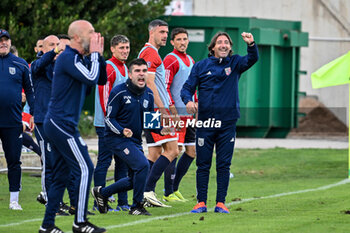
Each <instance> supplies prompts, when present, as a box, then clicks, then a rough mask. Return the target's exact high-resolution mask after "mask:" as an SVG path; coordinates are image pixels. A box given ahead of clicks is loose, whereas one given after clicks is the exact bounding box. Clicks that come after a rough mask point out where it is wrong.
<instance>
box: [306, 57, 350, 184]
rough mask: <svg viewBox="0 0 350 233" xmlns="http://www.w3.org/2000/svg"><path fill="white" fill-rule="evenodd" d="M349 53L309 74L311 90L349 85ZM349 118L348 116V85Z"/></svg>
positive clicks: (349, 138) (349, 163)
mask: <svg viewBox="0 0 350 233" xmlns="http://www.w3.org/2000/svg"><path fill="white" fill-rule="evenodd" d="M349 81H350V51H349V52H348V53H347V54H345V55H343V56H341V57H339V58H337V59H335V60H333V61H331V62H330V63H328V64H326V65H324V66H322V67H321V68H319V69H318V70H316V72H314V73H312V74H311V82H312V87H313V88H321V87H330V86H336V85H343V84H349V83H350V82H349ZM349 116H350V85H349ZM349 126H350V117H349V124H348V130H349V134H348V140H349V147H348V178H349V179H350V127H349Z"/></svg>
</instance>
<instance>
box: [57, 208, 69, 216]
mask: <svg viewBox="0 0 350 233" xmlns="http://www.w3.org/2000/svg"><path fill="white" fill-rule="evenodd" d="M56 216H69V214H68V213H66V212H64V211H62V210H61V209H58V211H57V212H56Z"/></svg>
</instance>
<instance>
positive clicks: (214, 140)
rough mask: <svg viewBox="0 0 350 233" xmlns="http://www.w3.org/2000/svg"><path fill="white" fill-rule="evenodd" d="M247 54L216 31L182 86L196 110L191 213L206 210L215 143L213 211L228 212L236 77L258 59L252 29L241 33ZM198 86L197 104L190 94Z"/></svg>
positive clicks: (185, 97) (189, 108)
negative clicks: (194, 195)
mask: <svg viewBox="0 0 350 233" xmlns="http://www.w3.org/2000/svg"><path fill="white" fill-rule="evenodd" d="M241 36H242V38H243V40H244V42H246V43H247V45H248V48H247V52H248V55H246V56H239V55H232V53H233V51H232V40H231V38H230V36H229V35H228V34H227V33H226V32H218V33H217V34H216V35H215V36H214V37H213V39H212V40H211V43H210V45H209V47H208V49H209V57H208V58H206V59H204V60H202V61H200V62H198V63H196V64H195V65H194V66H193V68H192V71H191V74H190V76H189V78H188V80H187V81H186V83H185V84H184V86H183V88H182V90H181V98H182V100H183V102H184V104H185V105H186V110H187V112H188V113H191V114H194V113H196V112H197V110H198V121H197V122H196V126H197V132H196V152H197V160H196V164H197V176H196V179H197V180H196V182H197V201H198V203H197V205H195V207H194V208H193V210H192V211H191V212H192V213H202V212H207V206H206V203H207V192H208V182H209V171H210V167H211V161H212V156H213V148H214V145H215V147H216V171H217V179H216V180H217V193H216V203H217V204H216V207H215V210H214V211H215V212H219V213H229V210H228V209H227V207H226V206H225V198H226V195H227V188H228V184H229V177H230V165H231V160H232V155H233V149H234V144H235V137H236V122H237V119H238V118H239V117H240V112H239V99H238V81H239V79H240V76H241V74H242V73H243V72H244V71H246V70H248V69H249V68H250V67H251V66H252V65H254V63H255V62H256V61H257V60H258V57H259V55H258V48H257V46H256V44H255V42H254V38H253V35H252V34H251V33H246V32H243V33H242V34H241ZM196 88H198V96H199V97H198V106H197V105H196V104H195V103H194V102H193V101H192V96H193V94H194V93H195V91H196Z"/></svg>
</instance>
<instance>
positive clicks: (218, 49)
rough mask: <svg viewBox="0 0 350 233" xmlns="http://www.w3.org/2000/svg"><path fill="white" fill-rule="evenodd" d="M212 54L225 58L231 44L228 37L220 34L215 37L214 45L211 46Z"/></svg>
mask: <svg viewBox="0 0 350 233" xmlns="http://www.w3.org/2000/svg"><path fill="white" fill-rule="evenodd" d="M212 50H213V52H214V56H215V57H217V58H225V57H227V56H228V54H229V53H230V51H231V44H230V41H229V39H228V38H227V37H226V36H225V35H221V36H219V37H218V38H217V39H216V43H215V46H214V47H213V49H212Z"/></svg>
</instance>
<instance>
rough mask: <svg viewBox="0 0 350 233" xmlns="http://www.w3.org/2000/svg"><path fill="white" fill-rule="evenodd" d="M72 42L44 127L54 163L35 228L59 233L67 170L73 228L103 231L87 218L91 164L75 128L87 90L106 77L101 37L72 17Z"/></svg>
mask: <svg viewBox="0 0 350 233" xmlns="http://www.w3.org/2000/svg"><path fill="white" fill-rule="evenodd" d="M68 34H69V36H70V37H71V38H72V40H71V46H68V45H67V46H66V49H65V50H64V51H63V52H62V53H61V54H60V56H59V57H58V58H57V60H56V63H55V67H54V76H53V79H52V91H51V98H50V102H49V107H48V112H47V114H46V116H45V120H44V131H45V133H46V135H47V137H48V139H49V143H50V146H51V151H52V156H51V164H52V168H53V177H52V184H51V185H50V190H49V193H48V203H47V207H46V212H45V216H44V220H43V223H42V226H41V227H40V230H39V233H46V232H51V233H62V232H63V231H62V230H60V229H59V228H58V227H57V226H55V214H56V212H57V210H58V208H59V202H60V200H61V199H62V196H63V194H64V189H65V187H66V186H67V183H68V182H69V179H70V177H71V175H72V176H73V177H74V178H75V185H74V188H75V190H76V203H75V204H76V205H75V207H76V213H75V219H74V222H73V227H72V228H73V233H78V232H87V233H102V232H105V231H106V230H105V229H104V228H100V227H97V226H95V225H94V224H92V223H90V222H89V221H88V220H87V218H86V215H87V207H88V200H89V188H90V184H91V179H92V173H93V170H94V166H93V164H92V161H91V159H90V156H89V153H88V148H87V145H86V143H85V142H84V140H83V139H82V138H81V136H80V133H79V130H78V122H79V118H80V113H81V110H82V107H83V104H84V101H85V96H86V93H87V89H88V88H91V87H93V86H95V85H96V84H97V83H98V84H100V85H104V84H105V83H106V81H107V75H106V62H105V61H104V59H103V57H102V56H101V54H102V53H103V41H104V40H103V38H102V37H101V35H100V34H99V33H95V30H94V28H93V26H92V25H91V23H89V22H88V21H85V20H77V21H74V22H73V23H71V24H70V26H69V29H68Z"/></svg>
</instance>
